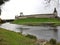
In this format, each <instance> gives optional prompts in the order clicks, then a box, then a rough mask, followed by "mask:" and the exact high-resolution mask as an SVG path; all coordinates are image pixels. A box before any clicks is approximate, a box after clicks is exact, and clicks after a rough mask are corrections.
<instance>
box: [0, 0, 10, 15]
mask: <svg viewBox="0 0 60 45" xmlns="http://www.w3.org/2000/svg"><path fill="white" fill-rule="evenodd" d="M7 1H9V0H0V15H1V5H3V4H4V3H5V2H7Z"/></svg>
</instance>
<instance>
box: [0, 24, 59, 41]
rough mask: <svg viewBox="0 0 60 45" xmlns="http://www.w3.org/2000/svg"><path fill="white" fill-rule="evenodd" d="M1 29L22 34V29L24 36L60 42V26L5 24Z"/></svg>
mask: <svg viewBox="0 0 60 45" xmlns="http://www.w3.org/2000/svg"><path fill="white" fill-rule="evenodd" d="M0 27H1V28H4V29H9V30H10V31H15V32H21V29H22V33H23V34H31V35H35V36H36V37H37V38H38V39H45V40H50V39H51V38H54V39H56V40H57V41H60V26H56V27H51V26H26V25H17V24H11V23H4V24H1V25H0Z"/></svg>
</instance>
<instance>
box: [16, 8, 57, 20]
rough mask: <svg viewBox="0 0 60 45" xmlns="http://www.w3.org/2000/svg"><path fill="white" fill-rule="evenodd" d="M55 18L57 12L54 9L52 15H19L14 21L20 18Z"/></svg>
mask: <svg viewBox="0 0 60 45" xmlns="http://www.w3.org/2000/svg"><path fill="white" fill-rule="evenodd" d="M32 17H34V18H56V17H57V10H56V8H54V12H53V13H52V14H32V15H24V16H23V15H20V16H16V17H15V18H16V19H21V18H32Z"/></svg>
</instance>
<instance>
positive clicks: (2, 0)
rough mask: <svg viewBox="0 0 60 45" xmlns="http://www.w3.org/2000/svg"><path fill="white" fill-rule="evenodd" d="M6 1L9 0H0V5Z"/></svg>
mask: <svg viewBox="0 0 60 45" xmlns="http://www.w3.org/2000/svg"><path fill="white" fill-rule="evenodd" d="M7 1H9V0H0V5H2V4H4V3H5V2H7Z"/></svg>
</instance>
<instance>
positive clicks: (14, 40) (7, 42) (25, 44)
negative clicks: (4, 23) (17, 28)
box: [0, 28, 35, 45]
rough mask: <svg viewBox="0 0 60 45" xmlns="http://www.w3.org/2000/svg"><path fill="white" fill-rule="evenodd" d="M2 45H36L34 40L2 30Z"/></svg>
mask: <svg viewBox="0 0 60 45" xmlns="http://www.w3.org/2000/svg"><path fill="white" fill-rule="evenodd" d="M0 45H35V44H34V41H33V39H30V38H27V37H25V36H23V35H21V34H18V33H16V32H13V31H8V30H6V29H2V28H0Z"/></svg>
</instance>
